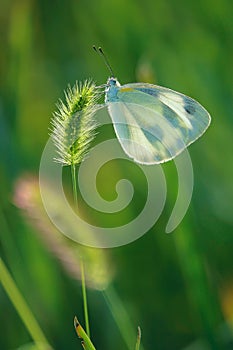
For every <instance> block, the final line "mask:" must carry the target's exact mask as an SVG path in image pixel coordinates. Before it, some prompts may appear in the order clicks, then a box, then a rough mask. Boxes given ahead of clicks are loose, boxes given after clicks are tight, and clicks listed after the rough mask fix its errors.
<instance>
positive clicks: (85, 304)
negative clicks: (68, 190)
mask: <svg viewBox="0 0 233 350" xmlns="http://www.w3.org/2000/svg"><path fill="white" fill-rule="evenodd" d="M71 177H72V187H73V197H74V204H75V208H77V206H78V196H77V178H76V166H75V164H72V165H71ZM81 276H82V282H81V283H82V295H83V310H84V319H85V328H86V333H87V335H88V337H89V338H90V326H89V316H88V302H87V289H86V279H85V270H84V262H83V259H82V258H81Z"/></svg>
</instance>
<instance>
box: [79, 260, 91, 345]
mask: <svg viewBox="0 0 233 350" xmlns="http://www.w3.org/2000/svg"><path fill="white" fill-rule="evenodd" d="M81 275H82V293H83V309H84V318H85V326H86V333H87V335H88V337H89V338H90V327H89V317H88V306H87V305H88V304H87V290H86V280H85V271H84V263H83V260H82V259H81Z"/></svg>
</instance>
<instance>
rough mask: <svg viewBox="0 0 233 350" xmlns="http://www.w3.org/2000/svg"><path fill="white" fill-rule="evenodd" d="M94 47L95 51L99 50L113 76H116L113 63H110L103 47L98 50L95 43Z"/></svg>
mask: <svg viewBox="0 0 233 350" xmlns="http://www.w3.org/2000/svg"><path fill="white" fill-rule="evenodd" d="M93 49H94V50H95V52H97V53H98V54H99V55H100V56H101V57H102V58H103V60H104V63H105V64H106V66H107V67H108V70H109V71H110V73H111V76H112V77H114V76H115V75H114V73H113V70H112V67H111V65H110V63H109V61H108V59H107V57H106V55H105V53H104V51H103V50H102V48H101V47H99V48H98V50H97V48H96V46H95V45H93Z"/></svg>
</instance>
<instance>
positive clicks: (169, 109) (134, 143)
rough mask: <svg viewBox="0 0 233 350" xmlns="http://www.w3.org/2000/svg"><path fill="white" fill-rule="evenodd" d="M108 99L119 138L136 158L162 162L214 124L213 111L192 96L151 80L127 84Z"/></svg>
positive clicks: (129, 154) (151, 162)
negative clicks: (209, 110) (151, 82)
mask: <svg viewBox="0 0 233 350" xmlns="http://www.w3.org/2000/svg"><path fill="white" fill-rule="evenodd" d="M118 98H119V99H118V100H117V101H114V102H108V104H107V105H108V111H109V114H110V116H111V118H112V121H113V125H114V129H115V132H116V135H117V138H118V140H119V141H120V144H121V146H122V148H123V149H124V151H125V153H126V154H127V155H128V156H129V157H131V158H133V159H134V160H135V161H136V162H139V163H143V164H158V163H163V162H166V161H168V160H170V159H172V158H174V157H175V156H177V155H178V154H179V153H181V152H182V151H183V150H184V149H185V148H186V147H187V146H188V145H189V144H191V143H192V142H194V141H195V140H196V139H197V138H198V137H200V136H201V135H202V134H203V133H204V132H205V130H206V129H207V127H208V126H209V124H210V115H209V113H208V112H207V111H206V110H205V109H204V108H203V107H202V106H201V105H200V104H199V103H198V102H196V101H195V100H193V99H192V98H190V97H188V96H185V95H183V94H180V93H178V92H175V91H173V90H170V89H166V88H163V87H160V86H155V85H151V84H142V83H135V84H127V85H124V86H122V87H121V88H120V89H119V91H118Z"/></svg>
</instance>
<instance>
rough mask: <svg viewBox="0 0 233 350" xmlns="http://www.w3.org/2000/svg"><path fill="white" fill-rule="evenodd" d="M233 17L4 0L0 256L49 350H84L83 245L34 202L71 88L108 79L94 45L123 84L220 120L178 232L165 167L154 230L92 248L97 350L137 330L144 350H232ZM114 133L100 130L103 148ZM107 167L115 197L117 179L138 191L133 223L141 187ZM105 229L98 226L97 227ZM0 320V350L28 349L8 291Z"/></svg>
mask: <svg viewBox="0 0 233 350" xmlns="http://www.w3.org/2000/svg"><path fill="white" fill-rule="evenodd" d="M232 13H233V3H232V1H230V0H221V1H220V0H214V1H210V0H197V1H191V0H177V1H172V0H165V1H164V0H157V1H150V0H144V1H133V0H125V1H121V0H118V1H115V0H113V1H107V0H99V1H93V0H86V1H83V0H79V1H75V0H68V1H61V0H56V1H45V0H21V1H16V0H13V1H6V0H1V5H0V31H1V41H0V52H1V54H0V76H1V79H0V89H1V92H0V148H1V153H0V157H1V162H0V183H1V187H0V190H1V196H0V204H1V209H0V228H1V230H0V249H1V257H2V259H3V260H4V262H5V264H6V265H7V267H8V268H9V270H10V272H11V274H12V276H13V278H14V280H15V281H16V283H17V286H18V288H19V289H20V290H21V292H22V294H23V295H24V297H25V299H26V301H27V303H28V305H29V306H30V308H31V311H32V312H33V314H34V315H35V317H36V319H37V321H38V322H39V324H40V326H41V328H42V329H43V331H44V333H45V335H46V337H47V339H48V340H49V342H50V344H51V345H52V346H53V348H54V349H58V350H59V349H61V350H64V349H70V350H73V349H81V344H80V341H79V340H78V339H77V336H76V334H75V332H74V329H73V316H74V315H75V314H77V315H78V317H79V319H80V321H81V322H82V323H83V316H82V298H81V287H80V282H79V280H78V279H79V266H78V253H77V251H79V250H82V249H83V248H82V247H79V246H78V245H75V244H71V242H68V240H64V241H62V242H60V241H59V239H58V238H57V237H58V236H56V235H57V234H58V233H56V234H55V233H54V236H53V235H52V232H53V228H52V226H51V224H50V223H49V221H48V222H47V221H46V220H47V218H46V216H45V214H44V213H43V210H42V208H41V207H40V204H39V193H38V188H37V181H38V169H39V163H40V157H41V153H42V151H43V148H44V145H45V143H46V141H47V139H48V128H49V123H50V118H51V115H52V112H53V111H54V110H55V104H56V101H57V100H58V99H59V98H63V90H64V89H65V88H66V87H67V85H68V84H69V83H70V84H71V85H73V84H74V83H75V81H76V80H83V79H86V78H89V77H93V79H94V80H95V81H96V83H97V84H103V83H105V81H106V79H107V77H108V71H107V69H106V67H105V66H104V64H103V63H102V62H101V60H100V58H99V57H98V56H97V55H96V54H95V53H94V52H93V50H92V45H93V44H95V45H97V46H99V45H100V46H102V47H103V48H104V50H105V52H106V53H107V55H108V58H109V60H110V62H111V64H112V67H113V69H114V71H115V72H116V75H117V77H118V79H119V80H120V82H121V83H122V84H123V83H127V82H135V81H145V82H154V83H155V84H158V85H162V86H166V87H170V88H172V89H174V90H177V91H180V92H183V93H185V94H187V95H190V96H192V97H194V98H195V99H197V100H198V101H200V102H201V103H202V104H203V105H204V106H205V107H206V108H207V110H208V111H209V112H210V114H211V115H212V118H213V121H212V125H211V127H210V129H209V130H208V131H207V133H206V134H205V135H204V136H203V137H202V138H201V139H200V140H198V142H196V143H195V144H194V145H192V146H191V147H190V149H189V151H190V155H191V157H192V162H193V168H194V176H195V180H194V193H193V198H192V202H191V206H190V208H189V210H188V213H187V215H186V217H185V219H184V220H183V222H182V223H181V224H180V226H179V227H178V228H177V229H176V230H175V232H173V233H172V234H170V235H166V234H165V233H164V232H165V226H166V223H167V220H168V218H169V213H170V211H171V208H172V207H173V205H174V200H175V195H176V191H177V179H176V171H175V169H174V165H173V164H172V162H171V163H169V164H166V165H164V166H163V169H164V171H165V174H166V180H167V186H168V198H167V203H166V207H165V210H164V212H163V214H162V215H161V217H160V219H159V221H158V222H157V223H156V224H155V226H154V227H153V228H152V229H151V230H150V231H149V232H148V233H147V234H146V235H144V236H143V237H142V238H140V239H139V240H137V241H136V242H134V243H132V244H129V245H127V246H123V247H120V248H115V249H108V250H104V251H95V250H94V249H92V250H88V254H89V258H90V260H91V261H92V262H91V264H93V266H94V273H93V276H94V277H93V276H92V277H91V278H90V281H89V286H90V288H89V290H88V297H89V308H90V322H91V334H92V339H93V342H94V344H95V346H96V348H97V350H100V349H110V350H117V349H122V350H123V349H130V347H131V349H134V344H135V339H136V329H137V326H138V325H140V326H141V328H142V340H143V347H144V349H145V350H154V349H158V350H167V349H169V350H170V349H172V350H175V349H177V350H178V349H179V350H180V349H186V350H188V349H189V350H199V349H200V350H202V349H233V340H232V339H233V338H232V325H233V273H232V269H233V254H232V245H233V211H232V209H233V182H232V178H233V162H232V130H233V119H232V111H233V103H232V93H233V84H232V80H233V65H232V62H233V25H232V24H233V16H232ZM113 135H114V134H113V130H112V128H110V127H106V128H105V129H103V130H99V135H98V137H97V141H95V142H98V140H99V141H101V140H102V138H106V139H107V138H108V137H112V136H113ZM105 170H106V172H104V171H103V174H102V175H103V178H102V180H101V177H100V179H99V183H98V185H99V190H100V192H102V193H103V195H104V196H105V198H107V199H113V198H114V195H115V190H114V181H115V180H116V181H117V179H118V177H119V178H121V175H122V174H123V175H124V174H128V176H129V179H130V180H131V181H132V182H133V183H134V186H135V188H136V194H135V198H134V200H133V201H132V203H131V204H130V210H129V211H124V212H122V213H121V214H119V216H118V218H117V220H119V222H122V220H123V221H124V222H125V221H126V222H127V219H128V217H127V215H129V217H130V215H133V214H135V215H136V214H137V213H138V208H140V207H141V203H142V201H143V200H145V194H144V189H146V186H145V184H144V182H143V181H145V180H144V179H143V176H142V174H141V173H140V171H138V170H137V169H136V165H134V164H132V163H131V162H130V163H129V164H128V162H127V161H122V162H117V161H116V162H113V163H112V164H109V166H108V167H106V169H105ZM66 172H67V185H68V177H69V174H68V171H67V170H65V173H66ZM83 206H84V207H83V210H84V212H86V215H87V216H88V215H89V216H91V215H92V212H91V209H87V208H85V205H84V204H83ZM93 215H94V216H95V214H93ZM106 220H107V221H106ZM111 220H115V219H114V218H111V217H109V216H108V217H107V218H106V216H104V215H99V216H98V222H99V224H100V225H105V224H106V222H107V224H108V225H111ZM113 222H115V221H113ZM50 235H51V237H53V238H51V239H50V238H49V237H50ZM58 241H59V242H60V243H58ZM70 254H71V255H72V256H70ZM99 266H101V267H100V268H99ZM95 268H96V270H95ZM99 269H102V270H103V274H102V275H101V276H99V277H98V271H99ZM102 270H101V271H102ZM95 277H96V279H97V280H98V278H99V280H98V281H97V282H96V283H95V282H93V280H94V279H95ZM98 283H100V286H99V285H98ZM93 284H94V285H93ZM97 285H98V286H97ZM105 287H106V290H105V291H104V290H103V289H105ZM98 289H102V291H100V290H98ZM106 300H108V302H106ZM114 318H117V322H115V321H114ZM0 324H1V327H0V329H1V330H0V349H1V350H8V349H17V348H19V347H20V346H22V345H23V344H26V343H29V342H30V341H31V338H30V336H29V334H28V332H27V330H26V328H25V326H24V325H23V323H22V321H21V319H20V318H19V316H18V314H17V312H16V311H15V309H14V307H13V306H12V303H11V301H10V300H9V298H8V296H7V295H6V293H5V291H4V289H3V288H2V286H0ZM127 327H128V329H129V331H128V332H126V333H127V334H126V336H125V337H124V334H123V333H124V332H122V329H123V330H124V329H126V328H127ZM130 329H132V330H135V334H134V333H133V337H132V335H131V333H130ZM134 336H135V338H134ZM127 337H128V340H127V339H126V338H127ZM130 344H132V345H130Z"/></svg>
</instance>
